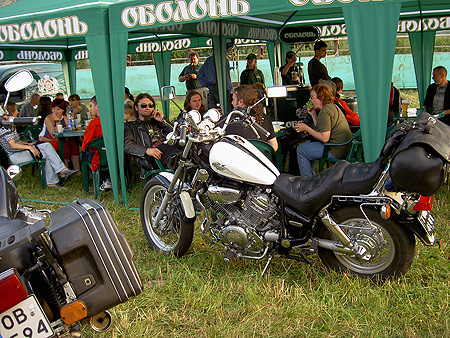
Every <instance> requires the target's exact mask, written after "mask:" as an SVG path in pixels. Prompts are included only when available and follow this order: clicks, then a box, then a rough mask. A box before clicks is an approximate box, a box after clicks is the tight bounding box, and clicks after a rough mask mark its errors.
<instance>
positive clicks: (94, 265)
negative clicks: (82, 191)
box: [49, 199, 142, 317]
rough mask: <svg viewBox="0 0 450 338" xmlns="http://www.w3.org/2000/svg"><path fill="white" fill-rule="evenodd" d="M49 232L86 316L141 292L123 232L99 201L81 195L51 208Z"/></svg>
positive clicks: (140, 285) (137, 275) (140, 284)
mask: <svg viewBox="0 0 450 338" xmlns="http://www.w3.org/2000/svg"><path fill="white" fill-rule="evenodd" d="M49 233H50V237H51V239H52V241H53V243H54V245H55V248H56V251H57V253H58V254H59V256H60V259H61V263H62V265H63V267H64V271H65V273H66V274H67V277H68V279H69V281H70V282H71V284H72V286H73V289H74V291H75V294H76V295H77V297H78V299H81V300H82V301H83V302H84V303H85V304H86V307H87V312H88V317H91V316H94V315H96V314H98V313H100V312H102V311H104V310H106V309H109V308H111V307H113V306H115V305H117V304H119V303H123V302H125V301H127V300H128V298H129V297H130V296H137V295H138V294H139V293H141V292H142V282H141V280H140V277H139V274H138V272H137V270H136V267H135V265H134V263H133V260H132V258H133V253H132V252H131V249H130V247H129V245H128V242H127V240H126V238H125V235H124V234H123V233H122V232H121V231H120V230H119V229H118V228H117V225H116V223H115V222H114V220H113V218H112V217H111V214H110V213H109V210H108V209H107V208H106V207H105V206H104V205H103V204H102V203H100V202H99V201H97V200H93V199H80V200H77V201H75V202H73V203H71V204H70V205H68V206H66V207H64V208H61V209H59V210H57V211H55V212H53V213H52V222H51V225H50V227H49Z"/></svg>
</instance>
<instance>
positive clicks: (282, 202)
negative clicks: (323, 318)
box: [140, 87, 450, 279]
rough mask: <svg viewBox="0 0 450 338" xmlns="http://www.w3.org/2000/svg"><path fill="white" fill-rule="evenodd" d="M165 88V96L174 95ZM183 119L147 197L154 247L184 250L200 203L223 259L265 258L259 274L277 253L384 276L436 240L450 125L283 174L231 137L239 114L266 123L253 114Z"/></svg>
mask: <svg viewBox="0 0 450 338" xmlns="http://www.w3.org/2000/svg"><path fill="white" fill-rule="evenodd" d="M169 89H171V94H170V95H164V92H166V91H167V90H168V88H167V87H164V88H163V89H162V92H163V97H165V99H171V98H173V97H174V90H173V88H170V87H169ZM268 90H269V93H270V92H271V91H272V90H277V88H276V87H274V88H268ZM250 108H251V107H250ZM250 108H249V109H250ZM248 111H249V110H248ZM248 111H247V112H248ZM183 115H184V119H183V121H182V122H181V123H180V124H178V123H176V124H175V126H174V132H173V133H172V134H170V135H169V136H168V140H167V142H169V143H173V142H174V141H175V140H178V142H179V144H180V145H183V146H184V150H183V153H182V155H181V156H180V158H179V160H178V165H177V167H176V169H175V172H174V173H173V174H171V173H169V172H162V173H160V174H159V175H157V176H155V177H154V178H152V179H151V180H150V181H149V182H147V184H146V185H145V187H144V190H143V192H142V195H141V203H140V213H141V221H142V225H143V229H144V232H145V235H146V237H147V240H148V242H149V243H150V245H151V246H152V247H153V248H155V249H157V250H160V251H162V252H165V253H173V254H175V255H177V256H182V255H183V254H185V253H186V252H187V250H188V249H189V247H190V245H191V242H192V239H193V233H194V221H195V220H196V216H197V213H196V209H199V207H200V209H201V210H202V213H201V215H202V216H201V217H202V221H201V231H202V234H203V235H204V236H206V237H207V238H208V239H209V240H210V243H216V244H219V245H221V246H223V247H224V249H225V259H226V260H229V259H232V258H234V257H237V258H250V259H258V260H260V259H263V258H267V264H266V266H265V268H264V270H263V274H264V272H265V271H266V270H267V268H268V266H269V264H270V262H271V260H272V259H273V257H275V256H281V257H284V258H291V259H296V260H299V261H304V262H309V259H308V257H307V255H308V254H312V253H318V254H319V257H320V259H321V260H322V261H323V263H324V264H325V265H326V266H328V267H330V268H334V269H338V270H342V271H349V272H351V273H353V274H356V275H359V276H362V277H367V278H374V279H385V278H387V277H390V276H394V275H398V274H403V273H406V272H407V271H408V269H409V268H410V266H411V264H412V261H413V259H414V253H415V236H417V238H419V239H420V240H421V241H422V242H423V243H424V244H425V245H429V246H431V245H433V244H434V243H435V236H434V222H435V221H434V219H433V217H432V215H431V213H430V210H431V208H432V201H433V200H432V194H434V193H435V192H436V191H437V190H438V189H439V187H440V186H441V185H442V184H443V182H444V178H445V174H446V172H447V171H446V168H447V163H448V162H449V161H450V146H449V136H448V135H450V130H449V127H448V126H446V125H444V124H442V123H441V122H439V121H438V120H437V119H435V118H434V117H432V116H430V115H428V114H426V113H423V114H422V115H421V116H420V117H419V118H417V119H416V120H415V121H410V122H407V123H404V124H402V125H400V126H399V127H397V128H396V129H395V130H394V131H393V132H392V133H391V136H390V137H389V138H388V141H387V142H386V144H385V146H384V148H383V151H382V153H381V156H380V157H379V158H378V159H377V160H376V161H374V162H372V163H354V164H350V163H348V162H346V161H340V162H338V163H336V164H335V165H334V166H333V167H331V168H330V169H328V170H326V171H324V172H321V173H319V174H318V175H315V176H313V177H309V178H304V177H297V176H292V175H288V174H280V172H279V171H278V169H277V168H276V167H275V166H274V165H273V163H272V162H271V161H270V160H269V159H268V158H267V157H266V156H265V155H264V154H263V153H261V152H260V151H259V150H258V149H257V148H256V147H255V146H254V145H253V144H252V143H251V142H249V141H248V140H246V139H244V138H242V137H240V136H236V135H231V136H225V129H226V127H227V125H228V124H229V122H230V120H231V119H234V118H240V119H242V120H243V122H244V123H247V124H248V125H250V126H251V127H253V128H261V127H260V126H259V125H257V124H256V123H254V121H253V119H252V118H251V117H249V116H248V114H247V113H242V112H239V111H233V112H231V113H230V114H229V115H228V116H227V118H226V121H225V123H224V124H222V125H221V126H217V125H216V122H217V121H218V119H219V113H218V112H217V111H216V110H209V111H208V112H206V113H205V114H204V116H203V119H202V118H201V116H200V114H199V113H198V112H197V111H190V112H184V114H183ZM437 139H440V141H439V142H436V140H437ZM387 186H392V187H393V188H394V189H391V190H394V191H388V189H387V188H386V187H387Z"/></svg>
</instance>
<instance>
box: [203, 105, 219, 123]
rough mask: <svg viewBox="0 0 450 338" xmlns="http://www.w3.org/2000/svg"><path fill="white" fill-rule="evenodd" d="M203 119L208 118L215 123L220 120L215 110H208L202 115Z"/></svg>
mask: <svg viewBox="0 0 450 338" xmlns="http://www.w3.org/2000/svg"><path fill="white" fill-rule="evenodd" d="M203 118H204V119H207V118H208V119H210V120H211V121H212V122H214V123H215V122H217V121H219V120H220V112H219V111H218V110H217V109H216V108H211V109H208V111H207V112H206V113H205V114H204V115H203Z"/></svg>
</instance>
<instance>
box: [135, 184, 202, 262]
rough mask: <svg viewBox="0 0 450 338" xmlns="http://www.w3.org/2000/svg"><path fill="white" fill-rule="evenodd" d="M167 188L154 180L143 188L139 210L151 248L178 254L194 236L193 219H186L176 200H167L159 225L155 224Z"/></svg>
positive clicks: (186, 247)
mask: <svg viewBox="0 0 450 338" xmlns="http://www.w3.org/2000/svg"><path fill="white" fill-rule="evenodd" d="M166 191H167V188H166V187H165V186H164V185H163V184H162V183H161V182H160V181H159V180H157V179H151V180H150V181H148V182H147V184H146V185H145V187H144V190H143V191H142V195H141V203H140V213H141V222H142V228H143V229H144V233H145V237H147V241H148V243H149V244H150V245H151V246H152V248H154V249H156V250H159V251H162V252H164V253H167V254H174V255H175V256H177V257H181V256H183V255H184V254H185V253H186V252H187V251H188V249H189V247H190V246H191V243H192V238H193V236H194V220H187V219H186V217H185V215H184V213H183V210H182V207H181V206H180V204H179V201H178V200H177V199H175V198H174V199H172V200H171V201H169V203H168V205H167V208H166V210H165V211H164V214H163V217H162V219H161V221H160V222H159V224H158V225H156V224H154V220H155V217H156V215H157V213H158V210H159V206H160V205H161V202H162V200H163V198H164V195H165V193H166Z"/></svg>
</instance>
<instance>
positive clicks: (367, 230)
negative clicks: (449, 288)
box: [319, 207, 415, 280]
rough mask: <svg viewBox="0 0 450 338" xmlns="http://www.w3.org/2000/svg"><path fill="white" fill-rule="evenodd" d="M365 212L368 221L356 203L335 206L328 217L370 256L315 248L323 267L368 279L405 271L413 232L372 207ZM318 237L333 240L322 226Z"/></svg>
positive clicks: (411, 253) (408, 266) (413, 246)
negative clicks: (339, 225)
mask: <svg viewBox="0 0 450 338" xmlns="http://www.w3.org/2000/svg"><path fill="white" fill-rule="evenodd" d="M365 212H366V214H367V216H368V218H369V219H370V222H368V221H367V219H366V218H365V217H364V215H363V214H362V212H361V211H360V210H359V208H357V207H353V208H352V207H349V208H343V209H340V210H337V211H335V212H333V213H332V217H333V219H334V220H335V221H336V222H337V223H339V224H343V225H345V226H344V227H342V229H343V230H344V232H345V233H346V234H347V236H348V237H349V238H350V239H352V240H355V241H356V242H357V243H358V244H359V245H361V246H363V247H364V248H365V249H366V250H367V252H368V253H369V255H370V259H368V260H365V259H361V258H360V259H358V258H356V257H355V256H351V255H346V254H340V253H337V252H334V251H332V250H328V249H324V248H319V257H320V258H321V260H322V262H323V263H324V264H325V265H326V266H327V267H330V268H333V269H336V270H340V271H349V272H350V273H352V274H355V275H358V276H361V277H366V278H372V279H381V280H383V279H385V278H388V277H391V276H395V275H401V274H404V273H406V272H407V271H408V270H409V268H410V266H411V264H412V261H413V259H414V251H415V238H414V235H413V234H412V233H411V232H408V231H406V230H405V229H404V228H402V227H400V226H399V225H398V224H396V223H395V222H394V221H393V220H391V219H387V220H385V219H383V218H382V217H381V216H380V214H379V212H377V211H376V210H373V209H367V210H365ZM319 237H320V238H324V239H329V240H333V241H337V239H336V237H335V236H333V235H332V234H331V232H330V231H329V230H328V229H327V228H326V227H325V226H323V227H322V229H321V231H320V234H319Z"/></svg>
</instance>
